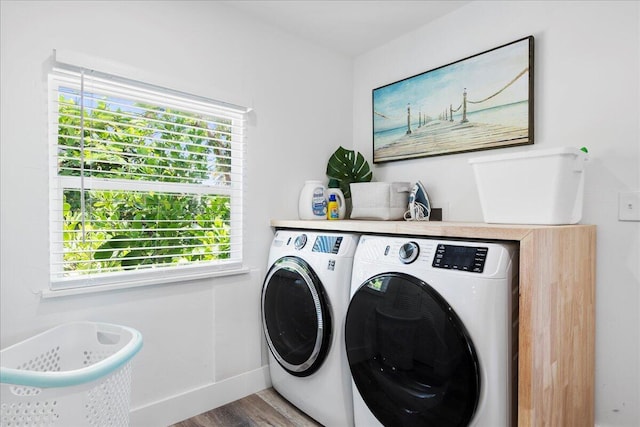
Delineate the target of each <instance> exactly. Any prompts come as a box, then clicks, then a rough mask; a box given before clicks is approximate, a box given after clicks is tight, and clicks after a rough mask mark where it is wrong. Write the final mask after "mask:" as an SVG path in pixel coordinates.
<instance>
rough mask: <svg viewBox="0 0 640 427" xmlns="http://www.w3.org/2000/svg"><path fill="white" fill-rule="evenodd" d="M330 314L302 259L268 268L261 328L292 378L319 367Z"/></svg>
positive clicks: (327, 338)
mask: <svg viewBox="0 0 640 427" xmlns="http://www.w3.org/2000/svg"><path fill="white" fill-rule="evenodd" d="M330 313H331V310H330V306H329V302H328V300H327V297H326V294H325V291H324V288H323V286H322V284H321V283H320V280H319V279H318V277H317V275H316V274H315V273H314V271H313V270H312V269H311V267H310V266H309V265H308V264H307V263H306V262H305V261H304V260H302V259H300V258H298V257H293V256H289V257H283V258H280V259H279V260H277V261H276V262H275V263H274V264H273V265H272V266H271V269H270V270H269V272H268V273H267V277H266V278H265V282H264V285H263V287H262V321H263V328H264V333H265V337H266V339H267V344H268V345H269V350H270V351H271V353H272V354H273V356H274V357H275V358H276V360H277V361H278V363H279V364H280V365H281V366H282V367H283V368H284V369H285V370H287V371H288V372H289V373H291V374H292V375H296V376H301V377H303V376H307V375H311V374H312V373H314V372H315V371H316V370H317V369H318V368H319V367H320V365H322V362H323V361H324V359H325V357H326V355H327V352H328V350H329V344H330V341H331V314H330Z"/></svg>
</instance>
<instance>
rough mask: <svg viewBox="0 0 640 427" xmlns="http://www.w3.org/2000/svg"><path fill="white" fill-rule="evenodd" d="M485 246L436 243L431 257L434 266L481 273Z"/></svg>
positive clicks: (486, 250) (485, 254)
mask: <svg viewBox="0 0 640 427" xmlns="http://www.w3.org/2000/svg"><path fill="white" fill-rule="evenodd" d="M488 250H489V249H488V248H487V247H473V246H458V245H445V244H442V243H440V244H438V247H437V248H436V255H435V257H434V258H433V264H432V266H433V267H434V268H446V269H448V270H462V271H469V272H472V273H482V272H483V271H484V264H485V261H486V260H487V252H488Z"/></svg>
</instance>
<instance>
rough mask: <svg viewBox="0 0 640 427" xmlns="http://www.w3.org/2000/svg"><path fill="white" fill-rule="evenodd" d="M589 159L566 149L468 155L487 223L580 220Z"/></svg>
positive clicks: (570, 221)
mask: <svg viewBox="0 0 640 427" xmlns="http://www.w3.org/2000/svg"><path fill="white" fill-rule="evenodd" d="M587 160H588V156H587V154H586V153H585V152H583V151H581V150H579V149H577V148H568V147H561V148H553V149H545V150H531V151H524V152H519V153H513V154H504V155H496V156H486V157H478V158H474V159H470V160H469V163H470V164H471V165H472V167H473V170H474V173H475V178H476V184H477V187H478V193H479V196H480V204H481V205H482V213H483V216H484V220H485V222H489V223H503V224H505V223H506V224H549V225H554V224H555V225H558V224H575V223H577V222H579V221H580V219H582V199H583V193H584V175H585V163H586V161H587Z"/></svg>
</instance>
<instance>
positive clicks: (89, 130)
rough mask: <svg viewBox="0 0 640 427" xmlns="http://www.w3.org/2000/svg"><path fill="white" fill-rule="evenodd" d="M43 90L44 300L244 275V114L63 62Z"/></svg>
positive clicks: (53, 71) (212, 103) (236, 110)
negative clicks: (46, 148)
mask: <svg viewBox="0 0 640 427" xmlns="http://www.w3.org/2000/svg"><path fill="white" fill-rule="evenodd" d="M49 88H50V101H49V111H50V139H51V144H50V146H51V154H52V156H51V157H52V162H51V196H50V203H51V209H50V224H51V227H50V228H51V239H50V243H51V289H52V290H57V289H69V288H77V287H84V286H96V285H112V286H113V285H122V284H128V285H131V284H136V283H138V284H140V283H146V282H152V283H157V282H167V281H174V280H180V279H181V278H183V279H186V278H195V277H200V276H203V275H212V274H220V273H226V272H229V271H233V270H237V269H240V268H241V265H242V229H243V227H242V194H243V163H244V137H245V133H246V131H245V116H246V112H247V110H246V109H244V108H242V107H236V106H233V105H229V104H224V103H221V102H216V101H211V100H208V99H203V98H200V97H196V96H190V95H186V94H183V93H179V92H175V91H171V90H167V89H164V88H158V87H156V86H152V85H147V84H143V83H140V82H135V81H130V80H126V79H122V78H119V77H115V76H111V75H107V74H103V73H99V72H96V71H92V70H84V69H81V68H76V67H71V66H67V65H63V64H56V65H55V66H54V68H53V70H52V71H51V73H50V74H49Z"/></svg>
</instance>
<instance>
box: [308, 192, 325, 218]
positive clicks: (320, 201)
mask: <svg viewBox="0 0 640 427" xmlns="http://www.w3.org/2000/svg"><path fill="white" fill-rule="evenodd" d="M311 208H312V209H313V214H314V215H315V216H322V217H324V216H326V215H327V201H326V200H325V199H324V189H323V188H322V187H316V188H315V189H314V190H313V198H312V199H311Z"/></svg>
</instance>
